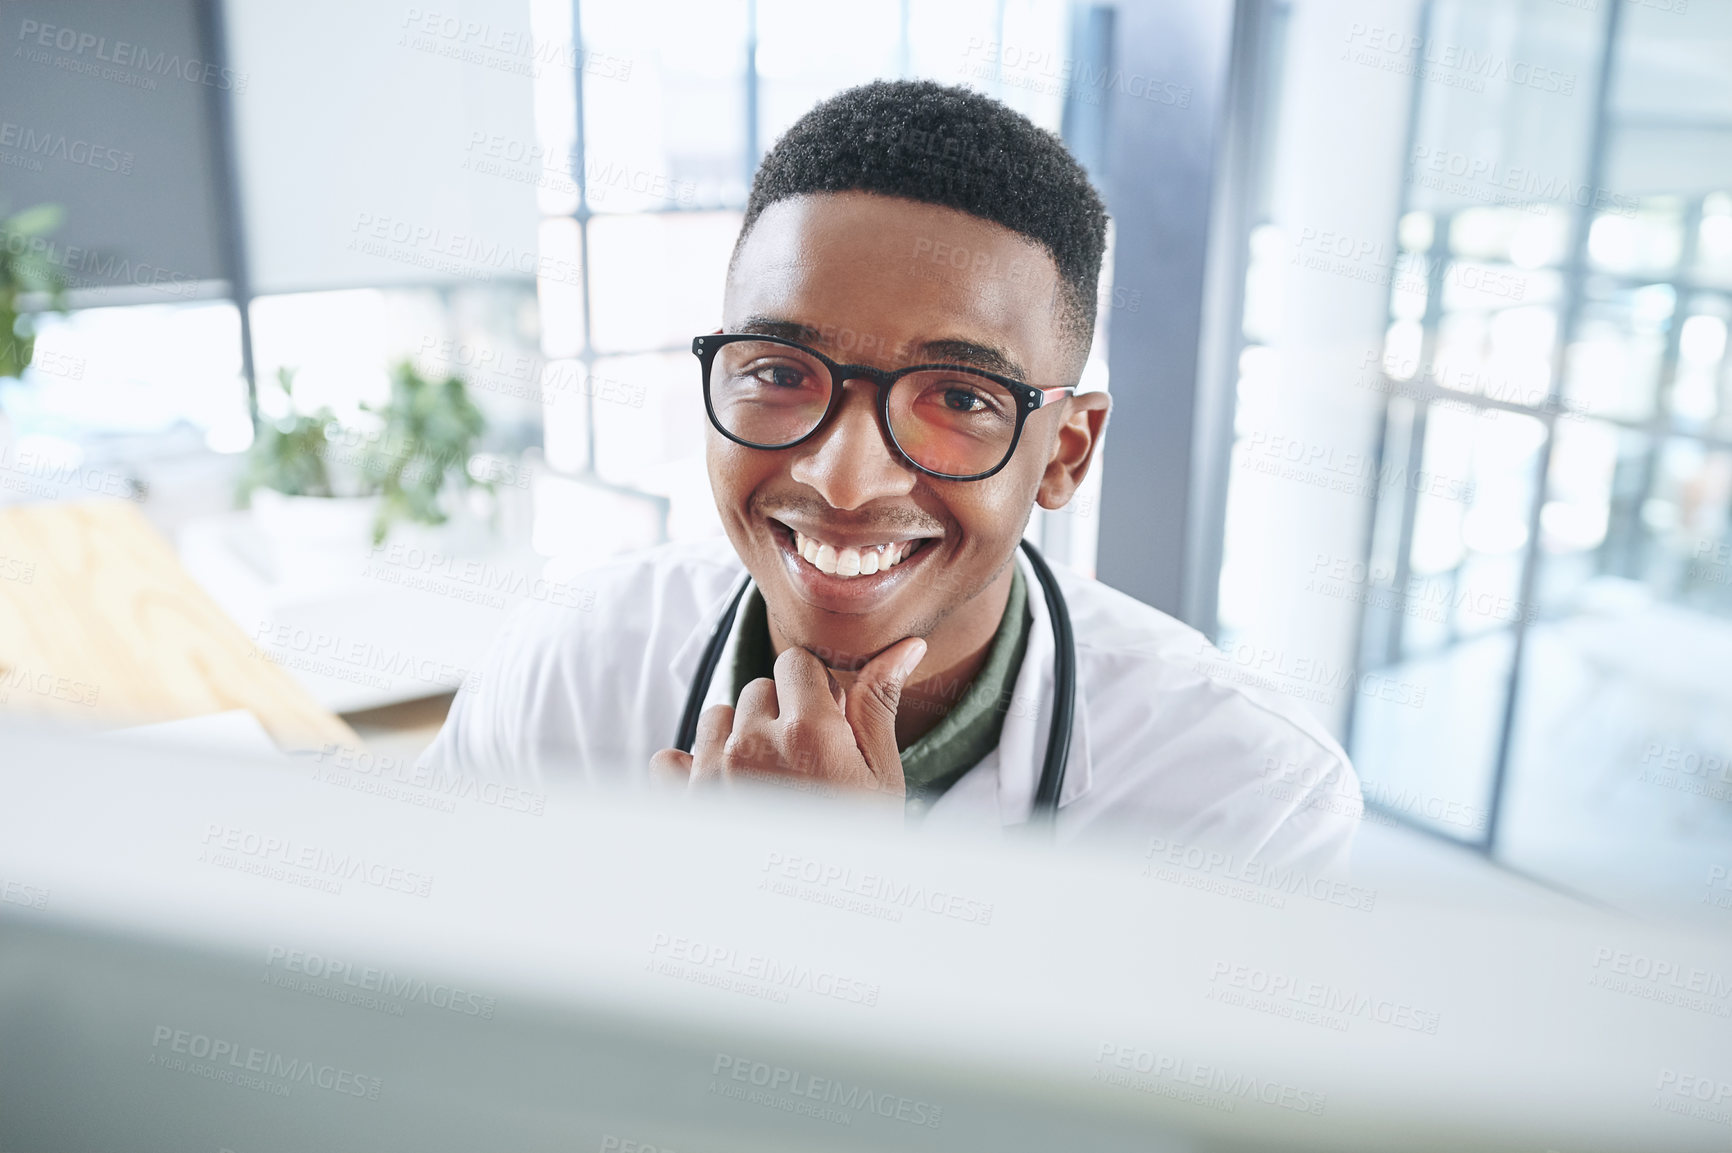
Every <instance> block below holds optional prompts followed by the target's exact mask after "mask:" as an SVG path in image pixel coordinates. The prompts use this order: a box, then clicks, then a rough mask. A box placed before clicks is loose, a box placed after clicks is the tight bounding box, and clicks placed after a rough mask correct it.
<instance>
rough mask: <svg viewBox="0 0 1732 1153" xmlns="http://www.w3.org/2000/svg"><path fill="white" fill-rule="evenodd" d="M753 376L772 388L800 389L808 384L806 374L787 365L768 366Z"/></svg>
mask: <svg viewBox="0 0 1732 1153" xmlns="http://www.w3.org/2000/svg"><path fill="white" fill-rule="evenodd" d="M752 375H753V376H754V377H756V378H757V379H758V381H759V382H761V383H763V384H767V385H770V386H771V387H772V388H800V387H802V386H804V385H805V383H806V374H805V373H804V372H802V371H800V370H799V369H797V368H791V367H789V366H788V365H785V364H771V365H766V366H764V367H763V368H760V369H758V370H757V371H756V372H754V373H753V374H752Z"/></svg>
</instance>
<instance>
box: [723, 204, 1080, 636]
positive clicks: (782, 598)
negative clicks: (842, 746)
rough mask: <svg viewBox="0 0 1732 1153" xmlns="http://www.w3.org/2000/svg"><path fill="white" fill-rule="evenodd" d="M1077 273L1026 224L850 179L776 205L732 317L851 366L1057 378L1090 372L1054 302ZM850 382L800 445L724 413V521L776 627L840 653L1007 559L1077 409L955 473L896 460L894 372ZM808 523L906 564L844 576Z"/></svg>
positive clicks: (836, 542) (743, 266)
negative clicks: (881, 392)
mask: <svg viewBox="0 0 1732 1153" xmlns="http://www.w3.org/2000/svg"><path fill="white" fill-rule="evenodd" d="M1058 286H1059V277H1058V270H1057V268H1056V266H1055V265H1054V263H1053V261H1052V258H1051V257H1050V256H1048V255H1047V254H1046V252H1045V250H1044V249H1042V248H1041V247H1040V246H1038V245H1036V244H1034V243H1033V242H1031V241H1029V240H1027V239H1025V238H1023V237H1021V236H1019V235H1018V234H1016V233H1014V232H1011V231H1010V230H1009V229H1006V228H1002V227H1000V226H998V225H995V224H992V223H989V222H987V221H985V220H981V219H979V218H977V217H973V216H969V215H967V214H966V213H962V212H958V211H955V210H952V209H948V208H942V207H938V206H935V205H928V204H921V203H918V202H915V201H909V200H902V199H897V198H893V197H884V196H874V195H869V194H866V193H854V192H850V193H833V194H826V195H819V196H808V197H801V198H797V199H792V200H784V201H781V202H778V203H776V204H774V205H772V206H771V207H769V208H768V209H766V210H765V211H764V213H763V214H762V215H761V216H760V217H759V218H758V220H757V222H756V223H755V224H754V225H753V227H752V230H751V232H750V233H749V234H748V235H747V237H746V239H745V241H744V243H743V244H742V245H741V246H740V249H739V252H738V255H737V258H736V260H735V262H734V267H733V270H732V273H731V275H730V276H729V279H728V285H727V294H726V298H725V301H724V304H723V313H724V323H725V330H726V331H728V332H759V333H763V334H767V335H775V336H782V337H786V338H789V339H792V340H797V341H799V342H800V343H803V344H806V345H808V346H810V347H812V348H815V349H816V350H818V351H819V352H822V353H824V354H825V355H827V356H829V357H830V358H831V359H832V360H835V361H837V362H839V363H844V364H864V365H868V366H871V367H874V368H880V369H895V368H900V367H903V366H905V365H910V364H920V363H934V362H943V363H960V364H969V365H972V366H975V367H980V368H985V369H987V370H989V371H995V372H998V373H1001V374H1003V375H1006V376H1011V377H1014V378H1016V379H1018V380H1021V381H1024V382H1026V383H1028V384H1032V385H1034V386H1035V387H1037V388H1056V387H1061V386H1065V385H1071V384H1074V383H1075V381H1076V373H1077V367H1076V364H1077V360H1078V358H1077V356H1076V350H1075V349H1074V347H1073V346H1071V345H1068V344H1066V342H1065V341H1064V339H1063V331H1062V328H1061V324H1060V319H1059V316H1058V315H1057V313H1056V311H1055V309H1054V308H1053V301H1054V300H1055V299H1056V293H1057V290H1058ZM844 394H845V395H844V399H843V402H842V406H841V410H840V411H839V412H837V413H836V414H835V415H834V416H833V417H832V419H831V421H830V423H829V424H827V425H825V426H824V427H823V428H822V429H821V430H819V432H818V434H817V435H816V436H814V437H812V438H811V439H810V440H808V441H806V442H805V443H803V444H800V445H798V446H796V447H794V448H789V449H780V450H763V449H752V448H746V447H744V446H741V445H738V444H735V443H733V442H732V441H730V440H728V439H727V438H725V437H723V436H722V435H721V434H720V433H718V432H716V431H715V429H714V428H711V429H710V430H709V441H708V453H707V456H708V464H709V473H710V484H711V487H712V489H713V490H714V492H715V497H716V505H717V508H718V509H719V511H720V512H721V518H722V523H723V525H724V526H725V528H726V530H727V533H728V536H729V538H730V539H731V540H732V541H733V544H734V548H735V550H736V551H737V552H738V553H739V555H740V557H741V559H742V560H743V561H744V562H745V564H746V567H747V568H748V569H750V570H751V573H752V576H753V578H754V579H755V580H756V581H757V584H758V587H759V589H761V590H762V592H763V596H764V600H765V603H766V605H767V606H768V608H769V612H770V618H771V622H772V625H773V627H774V628H775V630H776V631H777V632H778V633H779V634H780V637H781V639H782V640H784V641H786V642H787V643H790V644H794V645H798V646H800V647H802V648H806V649H810V650H812V651H814V652H816V653H817V654H818V655H819V656H820V658H822V659H823V660H824V661H825V662H826V663H827V664H829V665H831V666H832V667H836V668H849V667H855V666H857V664H858V663H860V662H862V661H864V660H867V659H869V658H870V657H872V656H873V655H874V654H876V653H878V652H879V651H881V650H883V649H885V648H887V647H888V646H890V645H892V644H895V643H896V642H897V641H899V640H901V639H902V638H904V637H908V636H921V637H928V636H930V635H931V634H932V633H933V632H934V631H935V630H938V629H939V628H940V627H941V626H942V625H943V623H944V621H945V620H946V619H947V618H949V617H950V616H951V615H952V614H954V613H956V612H958V611H959V610H965V609H966V607H967V606H968V605H969V604H970V603H971V602H973V601H974V598H976V597H977V596H979V595H980V594H981V593H982V591H983V590H985V589H986V588H987V587H988V586H989V585H991V584H992V583H993V582H994V580H995V579H996V578H997V577H998V576H999V575H1000V574H1001V573H1002V572H1003V571H1004V569H1005V566H1006V565H1007V564H1008V563H1009V561H1010V558H1011V555H1012V553H1013V551H1014V550H1015V548H1016V545H1017V542H1018V541H1019V540H1020V539H1021V537H1022V532H1023V528H1024V527H1025V525H1026V524H1027V521H1028V515H1029V510H1030V507H1031V505H1032V503H1033V501H1034V498H1035V495H1036V491H1037V489H1038V488H1039V487H1040V485H1041V481H1042V477H1043V475H1044V474H1045V473H1046V471H1047V465H1048V461H1049V459H1051V458H1052V457H1053V454H1054V447H1055V444H1056V442H1057V438H1058V430H1059V425H1060V423H1061V421H1062V420H1063V419H1064V408H1065V406H1064V404H1062V403H1061V404H1058V405H1051V406H1048V407H1047V408H1044V409H1041V410H1039V411H1036V412H1033V413H1031V414H1030V415H1029V418H1028V423H1027V424H1026V425H1025V426H1024V428H1023V435H1022V440H1021V442H1020V443H1019V444H1018V446H1017V449H1016V452H1015V454H1014V455H1013V456H1012V457H1011V459H1010V462H1009V463H1008V464H1006V465H1005V467H1004V468H1003V469H1002V470H1001V471H1000V472H998V473H997V474H996V475H994V476H991V477H988V478H987V479H985V480H976V481H948V480H939V479H936V478H934V477H931V476H927V475H926V474H924V473H921V472H918V471H916V470H915V469H914V468H912V467H911V466H910V465H909V464H908V463H907V462H906V461H904V460H903V459H902V458H901V457H900V456H898V455H897V453H896V451H895V449H894V448H893V447H892V446H891V444H890V443H889V441H888V440H887V438H886V435H885V433H884V430H883V427H882V425H881V424H880V423H879V419H878V411H877V386H876V385H874V384H872V383H871V382H870V381H864V380H855V381H849V382H847V383H846V384H845V386H844ZM1065 495H1066V496H1068V492H1066V493H1065ZM796 534H798V536H796ZM805 538H811V539H812V540H813V541H815V542H817V543H818V544H820V545H827V546H829V547H831V548H833V549H835V550H836V551H837V553H841V552H842V550H844V549H849V548H852V549H854V550H856V551H857V552H860V553H861V554H862V555H863V556H864V554H865V553H869V552H872V551H879V550H877V549H876V548H875V546H882V545H890V546H891V549H890V550H889V551H888V552H885V551H880V552H879V559H880V562H882V561H883V560H884V559H888V558H890V557H894V556H896V555H901V556H902V559H900V560H899V561H897V562H896V563H895V564H894V565H893V566H891V567H887V568H881V569H880V570H879V571H878V572H876V573H873V574H871V575H859V576H853V577H848V576H843V575H837V574H832V573H826V572H824V571H823V570H822V569H821V568H820V567H819V564H817V563H813V562H812V561H809V560H807V559H805V557H804V556H802V555H801V551H800V550H799V548H798V546H797V544H796V541H797V540H804V539H805ZM827 559H828V558H820V562H819V563H823V561H824V560H827ZM871 563H872V562H871V561H870V560H866V561H865V562H864V564H863V566H862V567H866V566H869V565H870V564H871ZM848 567H850V564H849V563H848V562H844V564H843V568H848Z"/></svg>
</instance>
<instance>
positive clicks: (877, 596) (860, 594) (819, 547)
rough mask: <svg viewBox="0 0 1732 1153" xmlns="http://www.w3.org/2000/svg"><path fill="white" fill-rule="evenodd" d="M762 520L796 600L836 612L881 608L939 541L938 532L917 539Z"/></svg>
mask: <svg viewBox="0 0 1732 1153" xmlns="http://www.w3.org/2000/svg"><path fill="white" fill-rule="evenodd" d="M764 519H765V522H766V523H767V524H768V525H769V528H770V533H771V536H772V538H773V539H774V540H775V543H776V547H777V551H778V553H779V554H780V555H781V557H782V562H783V566H784V568H785V569H786V571H787V573H788V577H789V579H790V581H791V582H792V584H793V585H794V587H795V588H796V589H797V590H798V591H799V592H800V594H801V598H802V599H803V600H805V601H807V603H809V604H811V605H813V606H814V607H817V608H822V609H829V610H831V611H836V612H862V611H868V610H871V609H874V608H876V607H878V606H879V605H881V604H883V603H884V602H885V601H886V600H888V599H889V598H890V597H891V596H893V595H895V593H896V591H897V590H898V589H901V588H902V587H903V586H905V585H907V584H908V583H909V582H910V580H911V579H912V578H913V575H914V573H915V570H917V569H919V568H920V567H922V562H923V561H924V560H925V559H926V558H927V557H928V556H930V555H931V554H932V553H933V552H934V551H935V547H934V546H936V545H937V544H938V543H939V541H940V540H941V539H942V537H943V531H942V530H939V531H938V532H937V533H931V534H926V535H917V534H915V533H912V532H910V531H908V530H907V529H887V528H865V529H854V528H848V527H844V526H839V525H838V526H831V525H826V524H820V523H816V522H814V521H812V520H810V519H808V518H806V517H803V516H802V517H794V516H791V515H790V517H789V519H788V520H782V519H779V518H776V517H769V516H766V517H765V518H764ZM790 521H791V522H792V523H790ZM796 526H797V527H796Z"/></svg>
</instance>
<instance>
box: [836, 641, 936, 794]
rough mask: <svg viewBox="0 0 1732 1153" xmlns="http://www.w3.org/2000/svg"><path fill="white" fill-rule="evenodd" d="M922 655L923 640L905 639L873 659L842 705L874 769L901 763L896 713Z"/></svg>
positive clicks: (851, 686)
mask: <svg viewBox="0 0 1732 1153" xmlns="http://www.w3.org/2000/svg"><path fill="white" fill-rule="evenodd" d="M925 656H926V642H925V641H924V640H922V639H921V638H919V637H905V638H904V639H902V640H900V641H897V642H896V643H895V644H893V645H891V646H890V647H889V648H887V649H885V650H884V651H883V652H881V653H879V654H878V655H877V656H876V657H873V658H872V660H871V662H870V663H868V664H867V665H866V667H865V668H863V669H861V670H860V671H859V672H858V673H857V674H855V677H854V683H853V684H852V685H850V686H849V688H848V698H847V703H846V705H845V706H844V710H845V712H846V715H847V717H848V726H849V727H850V728H852V729H853V730H854V738H855V740H856V741H857V742H858V743H859V745H860V751H861V752H862V753H864V754H865V756H866V763H867V764H868V765H870V766H871V767H872V768H873V769H874V770H882V769H883V768H884V767H885V766H886V765H889V764H900V763H901V761H900V757H899V756H898V754H897V751H896V710H897V708H898V707H899V706H900V705H901V703H902V686H903V685H904V684H906V683H907V682H908V677H909V674H911V673H913V672H914V669H915V667H916V666H917V665H919V664H920V662H921V660H922V659H923V658H924V657H925Z"/></svg>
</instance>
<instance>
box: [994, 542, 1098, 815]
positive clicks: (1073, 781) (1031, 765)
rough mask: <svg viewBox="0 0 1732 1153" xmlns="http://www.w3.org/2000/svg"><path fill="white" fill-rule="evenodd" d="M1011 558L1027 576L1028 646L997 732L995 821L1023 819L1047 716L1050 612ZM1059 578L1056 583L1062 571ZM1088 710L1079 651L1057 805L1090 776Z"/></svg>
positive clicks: (1029, 807) (1022, 560)
mask: <svg viewBox="0 0 1732 1153" xmlns="http://www.w3.org/2000/svg"><path fill="white" fill-rule="evenodd" d="M1016 563H1017V564H1019V565H1021V566H1022V577H1023V580H1025V581H1027V582H1028V611H1029V616H1030V617H1031V618H1032V620H1031V621H1030V624H1029V630H1028V648H1027V649H1025V650H1024V651H1023V657H1022V668H1021V670H1020V671H1018V673H1017V675H1016V687H1015V688H1014V689H1013V690H1012V691H1011V698H1010V708H1009V710H1008V711H1007V712H1006V713H1005V717H1004V728H1003V729H1002V730H1001V731H1000V733H999V738H998V812H999V821H1000V823H1001V824H1005V825H1016V824H1021V823H1023V822H1025V821H1027V820H1028V819H1029V816H1030V814H1031V813H1032V811H1033V809H1034V791H1035V788H1036V787H1037V786H1038V785H1039V783H1040V771H1041V768H1042V766H1043V765H1044V763H1045V761H1046V740H1047V734H1048V733H1050V732H1051V731H1052V717H1053V680H1054V667H1053V654H1054V646H1053V637H1052V616H1051V614H1050V613H1048V612H1047V608H1046V594H1045V593H1044V592H1043V591H1042V589H1041V586H1040V580H1039V579H1038V578H1037V577H1036V576H1035V575H1034V569H1033V567H1032V566H1030V565H1029V563H1028V559H1027V557H1025V556H1024V555H1023V554H1022V552H1021V551H1020V550H1018V552H1017V554H1016ZM1060 581H1061V583H1062V581H1063V578H1062V577H1060ZM1088 716H1089V710H1088V700H1087V698H1086V696H1085V692H1084V683H1083V676H1082V663H1081V658H1080V656H1079V658H1078V662H1077V678H1076V716H1075V719H1074V720H1073V721H1072V724H1071V734H1070V759H1069V760H1068V761H1067V762H1066V764H1065V774H1064V787H1063V788H1062V789H1060V790H1059V805H1060V806H1061V807H1062V806H1064V805H1066V804H1069V803H1070V802H1071V801H1072V800H1073V799H1075V798H1076V797H1078V796H1080V795H1082V794H1083V793H1084V792H1086V791H1087V790H1088V788H1089V785H1090V784H1091V783H1092V782H1093V776H1094V774H1093V766H1092V764H1091V762H1090V756H1089V725H1088Z"/></svg>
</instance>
